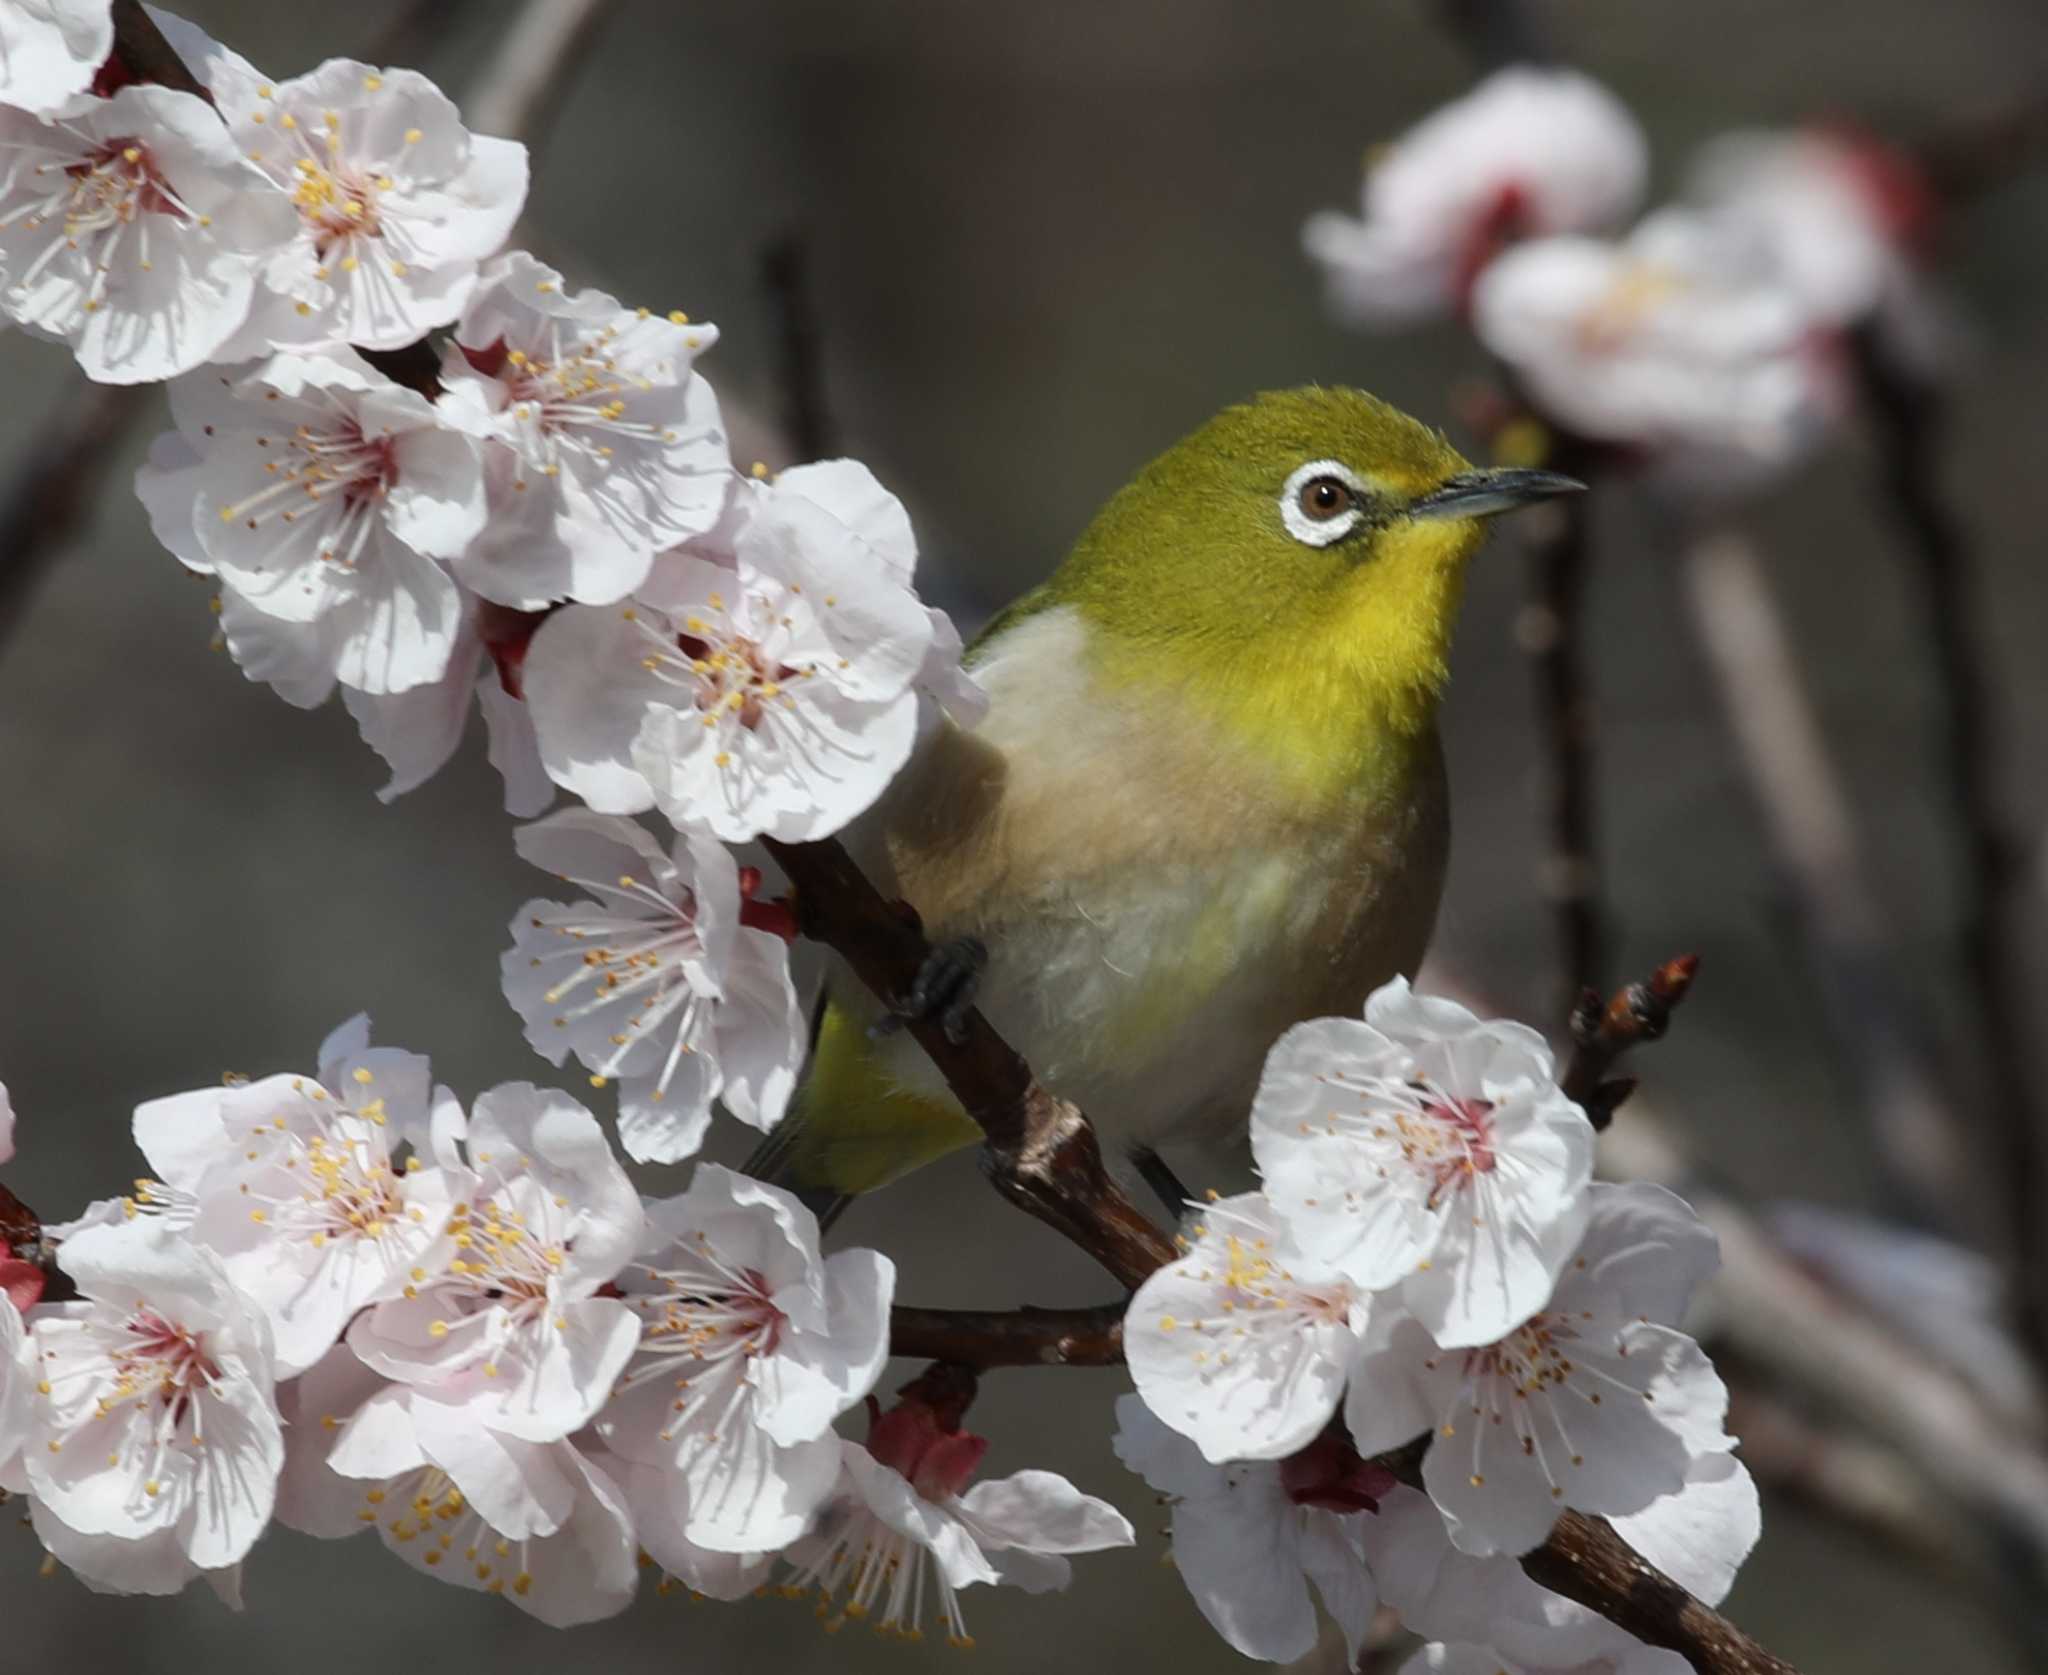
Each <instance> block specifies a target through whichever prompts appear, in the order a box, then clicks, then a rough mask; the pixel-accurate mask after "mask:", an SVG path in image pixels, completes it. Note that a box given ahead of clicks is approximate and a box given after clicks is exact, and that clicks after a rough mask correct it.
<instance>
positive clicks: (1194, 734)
mask: <svg viewBox="0 0 2048 1675" xmlns="http://www.w3.org/2000/svg"><path fill="white" fill-rule="evenodd" d="M1087 636H1088V630H1087V628H1086V626H1085V624H1083V623H1082V622H1081V621H1080V620H1079V619H1078V618H1077V617H1076V616H1075V615H1074V614H1073V613H1072V612H1071V611H1065V610H1055V611H1048V612H1045V613H1043V614H1041V615H1039V616H1036V617H1033V618H1030V619H1029V620H1027V621H1025V622H1022V623H1020V624H1019V625H1018V626H1016V627H1015V628H1013V629H1011V630H1010V631H1009V632H1008V633H1006V635H1005V636H1004V638H1003V641H1002V642H1001V643H1000V645H999V646H998V647H996V648H995V649H994V651H993V653H992V654H991V655H989V656H988V657H986V658H985V659H984V660H983V662H982V663H981V664H980V665H979V666H978V667H977V669H976V671H975V672H976V674H977V676H978V677H979V678H980V679H981V680H982V682H983V684H984V685H985V686H986V687H987V688H988V690H989V693H990V699H991V703H990V711H989V715H988V717H987V719H986V720H985V721H984V722H983V724H982V726H981V727H980V728H979V729H977V730H976V731H975V732H973V733H964V732H960V731H957V730H954V729H951V728H942V729H941V730H940V731H939V733H937V734H936V735H935V736H934V737H933V738H932V739H931V740H930V741H929V742H928V743H927V745H926V746H925V748H924V749H923V750H922V751H921V752H920V754H919V756H918V757H917V759H916V760H915V761H914V762H913V763H912V765H911V767H910V768H909V769H908V770H906V772H905V774H904V775H903V776H902V777H901V778H900V779H899V780H898V782H897V784H896V785H895V786H894V787H892V790H891V793H890V795H889V797H888V798H887V799H886V801H885V802H884V803H883V804H882V805H881V806H880V807H879V808H878V809H877V810H876V811H875V814H874V816H873V817H872V818H871V819H870V820H869V821H868V822H867V823H866V824H865V826H864V829H863V831H862V832H861V834H860V841H859V843H858V846H857V847H858V849H859V852H860V854H861V858H862V859H863V861H864V862H865V863H866V864H867V865H869V866H870V867H872V868H874V869H875V870H876V872H877V873H878V874H879V875H881V877H882V878H883V880H884V881H885V885H886V887H890V888H893V889H894V890H895V891H896V892H897V893H899V894H901V895H902V896H903V897H904V898H905V899H907V900H908V901H909V902H910V903H911V904H912V905H913V906H915V907H916V908H917V909H918V911H919V913H920V914H921V915H922V916H923V918H924V921H925V924H926V927H927V930H928V932H929V933H930V934H931V935H933V936H934V937H946V936H961V935H973V936H978V937H979V938H981V940H982V941H983V942H984V943H985V944H986V945H987V946H988V949H989V954H990V961H989V968H988V971H987V974H986V976H985V978H984V981H983V985H982V989H981V995H980V999H981V1003H982V1006H983V1008H984V1010H985V1011H986V1012H987V1013H988V1015H989V1017H990V1020H991V1021H992V1022H993V1023H994V1024H995V1025H996V1027H997V1028H998V1029H999V1030H1000V1031H1002V1033H1003V1034H1004V1035H1005V1036H1006V1037H1007V1038H1009V1039H1010V1040H1011V1041H1012V1042H1013V1043H1014V1044H1015V1045H1016V1046H1017V1047H1018V1048H1019V1049H1020V1050H1021V1051H1022V1052H1023V1053H1024V1054H1025V1056H1026V1057H1027V1058H1028V1059H1029V1060H1030V1061H1031V1063H1032V1065H1033V1067H1034V1068H1035V1069H1036V1070H1037V1071H1038V1073H1039V1075H1040V1077H1041V1078H1042V1079H1043V1080H1045V1081H1046V1083H1047V1084H1048V1085H1049V1086H1051V1087H1052V1088H1054V1089H1055V1090H1056V1091H1058V1092H1060V1093H1063V1094H1065V1095H1067V1096H1068V1097H1070V1098H1073V1099H1075V1100H1076V1101H1078V1102H1079V1103H1081V1105H1082V1106H1083V1108H1084V1109H1086V1110H1088V1111H1089V1112H1090V1114H1091V1115H1092V1116H1094V1117H1095V1119H1096V1121H1097V1123H1098V1125H1099V1126H1102V1127H1104V1128H1105V1129H1107V1130H1108V1131H1109V1132H1110V1133H1111V1134H1112V1135H1113V1136H1114V1137H1115V1138H1117V1139H1119V1140H1122V1141H1124V1142H1126V1143H1139V1142H1144V1143H1151V1142H1153V1141H1156V1140H1158V1139H1159V1138H1161V1137H1163V1136H1169V1135H1172V1134H1174V1133H1177V1132H1181V1131H1186V1130H1196V1131H1200V1130H1227V1129H1229V1128H1230V1127H1232V1126H1234V1125H1236V1124H1240V1123H1242V1122H1243V1120H1244V1117H1245V1111H1246V1108H1247V1106H1248V1103H1249V1099H1250V1095H1251V1091H1252V1088H1253V1087H1254V1086H1255V1084H1256V1080H1257V1076H1258V1070H1259V1066H1260V1064H1261V1063H1262V1062H1263V1060H1264V1056H1265V1053H1266V1050H1267V1049H1268V1048H1269V1047H1270V1046H1271V1044H1272V1042H1273V1040H1274V1038H1275V1037H1276V1036H1278V1035H1279V1034H1280V1032H1281V1031H1282V1030H1284V1029H1285V1028H1286V1027H1287V1026H1288V1025H1289V1024H1291V1023H1294V1022H1296V1021H1298V1020H1300V1019H1302V1018H1306V1017H1313V1016H1318V1015H1322V1014H1324V1013H1331V1012H1355V1011H1356V1010H1357V1008H1358V1006H1359V1005H1360V1003H1362V1001H1363V1000H1364V997H1365V995H1366V994H1367V993H1369V992H1370V991H1371V989H1372V988H1374V987H1376V986H1377V985H1378V984H1379V983H1381V982H1383V981H1385V980H1386V979H1387V978H1388V977H1391V976H1392V975H1394V974H1395V973H1396V972H1397V971H1412V969H1413V967H1414V965H1415V964H1416V962H1417V961H1419V959H1420V957H1421V953H1422V950H1423V947H1424V945H1425V944H1426V943H1427V941H1428V936H1429V931H1430V927H1431V925H1432V923H1433V921H1434V917H1435V913H1436V903H1437V896H1438V893H1439V891H1440V889H1441V886H1442V878H1443V866H1444V858H1445V850H1446V846H1447V835H1448V823H1447V818H1446V798H1445V793H1444V779H1443V772H1442V764H1441V757H1440V755H1439V753H1438V751H1437V748H1436V742H1435V738H1434V735H1433V734H1430V735H1428V736H1426V737H1425V738H1422V739H1420V740H1417V741H1414V744H1413V748H1412V749H1411V750H1410V751H1408V752H1407V753H1406V754H1405V755H1404V756H1402V757H1401V758H1400V759H1398V760H1393V761H1389V760H1387V759H1384V758H1382V759H1378V760H1374V761H1370V762H1361V765H1360V775H1359V780H1358V783H1357V785H1356V786H1354V787H1352V788H1351V789H1350V790H1349V791H1348V792H1347V794H1345V795H1342V796H1339V797H1336V798H1332V799H1324V800H1321V801H1319V802H1317V803H1315V804H1306V803H1304V802H1303V801H1302V799H1301V798H1300V797H1299V796H1298V794H1292V793H1290V791H1289V789H1288V787H1287V786H1286V784H1285V783H1284V781H1283V780H1282V779H1281V778H1280V777H1279V776H1277V775H1275V774H1274V773H1272V772H1270V771H1267V769H1266V767H1265V765H1264V764H1262V763H1261V762H1260V761H1259V760H1258V759H1257V758H1256V757H1255V756H1253V755H1252V754H1251V753H1249V752H1247V751H1246V750H1245V748H1244V747H1243V745H1242V743H1241V741H1238V740H1234V739H1232V738H1230V737H1228V736H1225V735H1223V734H1222V733H1220V732H1219V731H1218V730H1217V729H1216V728H1215V727H1214V726H1213V725H1204V724H1203V723H1202V721H1201V719H1200V717H1199V716H1198V715H1197V714H1196V713H1195V712H1193V711H1192V710H1190V709H1189V708H1187V707H1186V706H1183V705H1176V704H1175V702H1174V701H1173V696H1172V694H1170V693H1160V692H1145V691H1142V690H1136V691H1134V690H1132V689H1131V688H1130V687H1128V686H1127V685H1122V684H1119V683H1116V682H1112V681H1105V680H1103V679H1100V678H1099V677H1098V672H1097V666H1096V665H1097V660H1096V658H1095V657H1093V656H1092V655H1091V647H1090V645H1089V643H1088V638H1087ZM903 1073H904V1075H905V1077H906V1079H909V1078H911V1077H914V1076H917V1075H919V1074H921V1073H920V1072H918V1071H917V1070H916V1069H915V1068H914V1067H911V1066H908V1065H906V1066H905V1068H904V1072H903Z"/></svg>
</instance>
